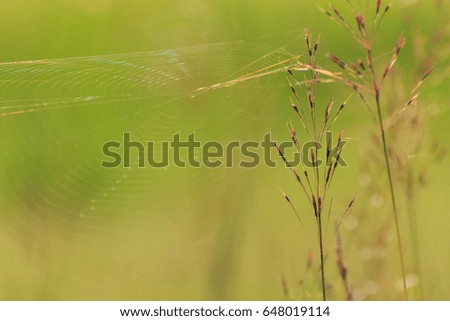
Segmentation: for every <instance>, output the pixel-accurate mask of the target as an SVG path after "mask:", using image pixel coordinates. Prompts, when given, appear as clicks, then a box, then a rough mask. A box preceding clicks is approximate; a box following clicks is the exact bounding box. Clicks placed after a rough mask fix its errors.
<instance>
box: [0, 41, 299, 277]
mask: <svg viewBox="0 0 450 321" xmlns="http://www.w3.org/2000/svg"><path fill="white" fill-rule="evenodd" d="M297 40H298V39H297V38H295V40H294V41H292V42H291V44H290V45H291V47H293V48H294V49H292V48H289V46H283V47H280V46H279V45H272V44H267V43H260V42H251V41H239V42H232V43H219V44H210V45H205V46H196V47H190V48H180V49H173V50H162V51H154V52H143V53H128V54H116V55H107V56H93V57H81V58H62V59H41V60H35V61H20V62H10V63H1V64H0V134H1V135H2V139H1V141H2V144H1V146H0V151H1V154H2V155H3V156H2V159H1V161H0V173H1V178H0V180H1V183H0V186H1V193H0V194H1V195H0V198H1V203H2V208H3V209H2V211H3V212H4V213H5V214H4V215H2V219H1V220H0V230H2V231H6V233H3V236H2V240H3V241H4V242H5V243H4V244H8V242H13V240H15V241H17V240H19V244H20V247H19V250H20V251H21V252H22V253H23V255H24V257H26V258H31V259H32V260H33V261H35V262H34V263H33V264H32V266H34V267H35V271H34V272H35V273H37V275H38V276H39V278H45V275H53V274H55V273H56V275H62V277H66V276H67V274H68V272H67V271H64V270H61V269H62V266H64V262H66V263H67V260H68V259H67V258H65V257H64V255H62V257H61V253H67V252H69V253H79V252H81V253H84V254H83V257H86V256H95V257H97V256H98V258H97V259H98V260H100V261H101V260H102V258H103V259H104V260H113V265H114V266H115V269H117V270H119V271H122V270H123V271H127V272H126V273H129V275H132V274H133V273H134V274H136V275H137V277H139V275H142V274H143V273H144V272H143V271H142V270H141V269H139V268H136V267H135V266H136V265H135V264H130V263H129V262H128V263H127V260H126V259H124V257H133V259H134V260H135V259H136V255H133V254H132V253H131V254H130V252H129V251H130V248H131V247H132V245H130V246H128V245H127V246H112V245H109V244H116V245H117V244H122V242H125V243H126V244H130V243H131V244H133V242H136V244H135V245H136V248H140V247H141V246H142V242H148V241H150V242H152V244H149V245H148V246H149V249H148V253H147V254H149V255H161V256H162V257H164V258H165V260H168V262H166V263H164V264H169V263H173V261H176V262H177V263H176V264H181V266H190V265H193V264H195V262H193V261H192V260H194V258H190V259H189V258H184V259H183V261H182V262H181V263H180V262H179V261H177V260H179V256H180V257H181V256H182V255H179V254H180V253H179V252H180V251H192V247H198V246H200V247H202V246H205V244H206V245H208V244H210V241H211V239H214V238H215V237H216V236H215V234H214V233H213V232H211V233H200V231H197V232H199V233H198V235H197V236H195V238H194V240H196V241H195V242H193V243H192V242H188V243H186V245H185V246H183V245H182V244H183V242H184V241H183V239H182V238H183V237H185V233H186V232H185V231H184V232H182V231H181V230H180V229H182V228H183V226H185V225H188V224H192V221H191V220H192V215H194V213H197V214H198V213H199V212H200V211H201V212H204V213H208V212H209V211H211V210H212V211H213V212H214V211H217V210H218V208H217V207H215V206H214V205H211V209H206V208H204V209H203V210H202V209H201V208H202V206H206V205H203V203H205V202H206V203H207V200H208V198H212V199H220V197H219V198H218V196H217V195H216V193H217V192H219V193H222V192H224V191H226V190H227V189H228V188H230V184H231V186H232V189H235V190H240V189H242V188H243V187H244V185H243V184H244V181H242V180H241V179H240V177H241V175H242V174H241V173H240V171H239V170H235V169H233V170H230V169H225V168H220V169H205V168H203V169H198V170H196V169H189V168H188V169H183V168H174V167H170V166H169V168H165V169H154V168H145V169H137V168H135V167H132V168H131V169H126V168H117V169H105V168H102V167H100V163H101V160H102V159H104V157H103V155H102V154H101V146H102V144H103V143H105V142H106V141H110V140H118V141H120V140H121V137H122V135H123V133H124V132H130V133H131V134H132V137H133V140H139V141H141V142H145V141H148V140H152V141H155V142H161V141H164V140H170V138H171V137H172V136H173V134H174V133H177V132H181V133H191V132H195V133H196V134H197V135H198V137H197V138H198V139H201V140H203V141H206V140H208V139H216V140H219V141H221V142H226V141H228V140H231V139H241V138H242V139H243V138H245V137H249V136H252V135H254V134H255V130H256V132H258V131H261V130H262V129H261V128H263V130H267V128H264V126H263V127H261V123H266V125H267V124H269V123H270V121H268V117H270V115H272V114H276V113H275V112H273V111H270V108H272V106H275V104H277V103H279V97H280V94H282V95H283V97H284V98H286V99H287V95H286V82H285V80H284V79H283V77H284V71H286V70H287V69H288V68H295V66H296V63H297V61H298V60H299V56H298V53H297V52H295V48H296V47H300V45H299V44H298V41H297ZM280 77H281V78H280ZM280 80H281V81H280ZM279 88H280V89H281V90H279ZM272 104H273V105H272ZM261 137H262V136H261ZM158 155H159V154H158ZM158 155H157V156H156V158H157V157H158ZM245 184H246V185H249V182H245ZM250 185H251V184H250ZM227 193H228V192H227ZM230 193H231V195H230V197H231V198H239V196H237V195H234V194H233V193H232V192H230ZM189 202H191V205H190V206H188V207H187V208H185V206H184V205H183V204H186V203H189ZM183 208H185V213H183ZM219 210H220V206H219ZM180 211H181V212H180ZM224 214H225V213H224ZM198 215H200V216H201V217H203V218H202V219H204V214H198ZM150 216H151V217H152V218H151V220H150V221H149V220H148V218H149V217H150ZM112 226H114V228H113V227H112ZM117 226H120V227H121V228H120V229H118V228H117ZM163 232H164V233H165V235H161V233H163ZM193 233H196V232H195V229H194V232H193ZM158 239H165V240H171V241H169V244H167V246H168V247H171V248H173V249H174V252H173V253H171V254H170V255H168V254H167V253H164V254H163V253H161V251H162V250H161V249H160V247H158V246H157V243H158V242H156V243H155V244H153V242H154V241H155V240H158ZM125 240H126V241H125ZM15 241H14V242H15ZM88 244H90V245H88ZM108 248H109V249H110V251H112V254H111V253H110V254H109V256H107V259H106V258H104V257H102V255H101V254H100V255H99V253H98V249H108ZM175 249H177V250H175ZM141 250H142V249H141ZM106 252H108V251H106ZM57 253H59V255H58V254H57ZM140 253H141V252H140ZM177 253H178V254H177ZM55 259H58V260H61V261H62V262H63V263H62V264H54V260H55ZM17 260H19V259H17ZM19 261H20V260H19ZM52 262H53V263H52ZM93 262H95V260H93ZM102 262H103V261H102ZM20 263H21V264H23V261H20ZM141 263H142V265H143V266H145V265H146V264H148V262H147V261H145V260H144V259H142V262H141ZM5 264H6V265H5V266H10V268H13V267H14V266H16V265H17V264H18V263H17V261H11V262H6V263H5ZM92 266H95V264H94V263H92ZM92 266H91V268H92ZM129 269H132V271H131V272H129V271H128V270H129ZM174 273H175V272H174ZM71 278H72V279H74V281H73V282H88V280H87V279H86V278H85V277H81V278H80V276H79V274H77V273H75V274H73V275H72V276H71ZM78 278H79V279H78ZM52 284H53V283H52Z"/></svg>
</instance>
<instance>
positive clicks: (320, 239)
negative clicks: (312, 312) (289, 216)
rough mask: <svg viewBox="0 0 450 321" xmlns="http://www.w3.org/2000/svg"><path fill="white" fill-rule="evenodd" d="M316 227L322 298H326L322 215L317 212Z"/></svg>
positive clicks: (324, 299)
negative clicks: (317, 231)
mask: <svg viewBox="0 0 450 321" xmlns="http://www.w3.org/2000/svg"><path fill="white" fill-rule="evenodd" d="M317 228H318V230H319V252H320V271H321V276H322V300H323V301H326V300H327V291H326V285H325V262H324V248H323V234H322V215H321V213H319V215H318V217H317Z"/></svg>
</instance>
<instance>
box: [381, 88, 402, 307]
mask: <svg viewBox="0 0 450 321" xmlns="http://www.w3.org/2000/svg"><path fill="white" fill-rule="evenodd" d="M375 100H376V103H377V111H378V121H379V123H380V132H381V139H382V142H383V151H384V159H385V162H386V170H387V174H388V180H389V189H390V191H391V200H392V208H393V210H394V220H395V230H396V233H397V246H398V250H399V253H400V265H401V269H402V279H403V292H404V296H405V300H408V289H407V287H406V274H405V263H404V258H403V247H402V240H401V237H400V225H399V219H398V212H397V204H396V201H395V192H394V184H393V180H392V173H391V165H390V163H389V155H388V149H387V143H386V135H385V129H384V124H383V114H382V112H381V105H380V92H379V91H378V90H376V93H375Z"/></svg>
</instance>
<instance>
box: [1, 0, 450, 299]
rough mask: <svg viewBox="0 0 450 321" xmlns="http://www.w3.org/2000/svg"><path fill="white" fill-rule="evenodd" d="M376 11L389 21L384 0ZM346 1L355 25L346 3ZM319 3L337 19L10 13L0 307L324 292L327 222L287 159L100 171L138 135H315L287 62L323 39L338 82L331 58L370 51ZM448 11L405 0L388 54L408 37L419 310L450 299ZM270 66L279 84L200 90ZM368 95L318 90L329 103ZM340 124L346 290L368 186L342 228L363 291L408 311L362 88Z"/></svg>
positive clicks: (252, 12)
mask: <svg viewBox="0 0 450 321" xmlns="http://www.w3.org/2000/svg"><path fill="white" fill-rule="evenodd" d="M353 2H354V3H355V6H356V4H357V2H358V1H353ZM362 2H363V4H362V6H363V7H365V6H368V8H367V11H368V12H374V11H375V3H376V1H372V0H371V1H362ZM366 2H367V3H366ZM383 3H384V4H385V1H383ZM333 5H335V6H336V7H337V8H339V10H340V12H341V13H342V15H343V16H344V17H346V19H348V21H349V22H350V23H351V24H352V25H355V24H356V22H355V19H354V17H352V12H351V10H350V9H349V6H348V5H347V4H346V1H344V0H342V1H333ZM318 6H320V7H322V8H327V10H330V9H329V7H328V2H327V1H325V0H323V1H322V0H317V1H316V0H315V1H307V0H295V1H294V0H284V1H278V2H277V1H268V0H263V1H247V0H240V1H230V0H226V1H225V0H220V1H199V0H188V1H174V0H169V1H168V0H165V1H162V0H158V1H156V0H133V1H129V0H128V1H125V0H96V1H88V0H68V1H56V0H39V1H38V0H26V1H22V0H19V1H12V2H10V1H8V2H6V1H3V3H2V6H1V7H2V10H1V11H0V39H1V40H0V42H1V44H2V45H1V48H2V50H1V51H0V155H1V157H0V213H1V214H0V255H1V263H0V299H2V300H284V299H298V300H320V299H321V291H322V290H321V286H320V262H319V261H320V258H319V257H318V253H317V247H318V241H317V237H316V230H315V229H316V228H315V226H314V224H315V223H314V216H313V214H312V213H311V211H310V210H309V207H308V204H307V199H306V198H305V197H304V195H303V194H302V192H301V191H300V189H299V186H298V184H297V183H296V181H295V179H293V178H292V175H291V174H290V173H289V170H288V169H286V168H284V167H283V164H282V162H281V161H280V159H278V161H277V162H278V164H279V166H278V167H277V168H268V167H266V166H263V165H261V166H258V167H256V168H252V169H244V168H239V167H238V166H235V167H233V168H225V167H224V166H223V167H220V168H216V169H210V168H189V167H188V168H177V167H175V166H172V165H171V166H169V167H167V168H165V169H155V168H150V167H148V166H147V167H146V168H143V169H142V168H137V167H136V166H134V167H132V168H131V169H126V168H117V169H106V168H102V167H101V166H100V164H101V161H102V160H103V159H104V156H103V155H102V145H103V144H104V143H105V142H107V141H111V140H120V139H121V137H122V135H123V133H124V132H129V133H131V134H132V137H133V139H134V140H139V141H142V142H146V141H149V140H153V141H156V142H162V141H167V140H169V139H171V137H172V136H173V135H174V134H176V133H178V132H179V133H181V135H182V137H186V136H187V135H188V134H190V133H192V132H195V134H196V137H197V139H199V140H200V141H201V142H203V143H204V142H206V141H208V140H216V141H219V142H222V143H224V144H225V143H227V142H230V141H234V140H239V141H244V140H255V141H258V142H259V141H261V140H262V139H263V135H264V134H265V133H267V132H271V133H272V136H273V137H274V138H275V139H276V140H277V141H284V140H289V139H290V136H289V131H288V130H287V128H286V123H287V122H288V121H289V120H292V122H293V123H294V126H296V128H297V130H298V134H299V136H300V137H302V136H301V135H302V131H301V130H300V129H301V125H300V124H299V123H298V122H297V119H296V115H295V113H294V111H293V110H292V108H291V107H290V104H291V103H290V100H289V98H290V96H291V95H292V92H291V90H290V88H289V83H288V81H287V80H286V79H287V72H285V71H283V70H281V69H283V67H285V66H287V67H290V66H293V64H294V63H295V62H296V61H297V59H296V58H297V56H300V55H302V57H300V58H299V60H300V61H303V60H304V59H306V58H305V57H304V55H305V54H306V51H305V39H304V30H305V29H306V28H307V29H309V31H310V32H311V34H312V35H313V36H314V39H316V38H317V37H318V36H319V35H320V52H319V53H318V58H317V59H318V64H319V65H320V66H321V67H323V68H326V69H329V70H333V71H339V69H338V67H337V66H336V65H335V64H334V63H333V62H332V61H331V60H330V59H329V58H327V57H326V54H327V53H328V52H332V53H333V54H336V55H337V56H339V57H341V58H342V57H343V58H345V59H346V60H355V59H356V58H358V57H361V58H364V53H361V50H360V48H359V47H358V44H357V43H356V42H355V41H354V40H353V39H352V36H351V35H350V34H349V33H348V32H347V31H346V30H345V29H344V28H341V27H340V26H339V25H338V24H337V23H336V21H332V20H331V19H329V18H328V17H327V16H326V15H325V14H324V13H322V12H321V10H320V9H319V8H318ZM383 8H384V7H383ZM449 16H450V6H449V4H448V3H447V2H446V1H429V0H427V1H425V0H422V1H420V0H408V1H406V0H403V1H400V0H399V1H395V2H394V3H393V6H392V8H391V9H390V10H389V13H388V14H387V15H386V17H385V18H384V20H383V22H382V24H381V26H380V30H379V33H378V35H377V38H376V45H375V46H374V57H375V59H374V61H375V62H378V61H383V64H382V65H384V61H388V60H389V58H390V56H391V55H392V50H393V49H394V48H395V44H396V42H397V38H398V37H399V36H400V35H401V34H403V35H404V37H405V38H406V45H405V47H404V48H403V49H402V51H401V53H400V56H399V58H398V60H397V62H396V65H395V68H394V70H393V71H392V73H391V74H390V75H389V78H388V79H387V80H386V83H385V87H386V89H385V93H384V94H383V95H382V97H381V98H382V102H383V106H384V107H383V110H384V113H385V119H386V120H387V124H388V125H389V127H388V128H387V131H386V134H387V136H388V146H389V154H390V157H391V164H392V169H393V181H394V182H393V183H394V188H395V191H396V195H397V203H398V204H397V205H398V212H399V226H400V229H401V239H402V243H403V248H404V259H405V272H406V273H405V274H406V275H405V276H406V279H407V285H408V294H409V298H410V299H418V300H449V299H450V278H449V277H448V271H449V270H450V250H449V246H450V233H449V226H450V216H449V208H450V199H449V191H450V189H449V183H448V182H449V166H450V161H449V158H448V156H447V154H446V149H447V147H448V140H449V139H450V131H449V126H448V121H449V111H448V102H449V95H448V87H447V86H449V85H450V82H449V80H448V78H449V75H450V61H449V56H450V24H449V23H448V21H447V20H448V17H449ZM80 57H81V58H80ZM274 66H275V67H274ZM433 66H434V71H433V73H432V74H431V75H430V76H429V77H427V79H426V80H425V82H424V84H423V85H422V86H421V88H420V96H418V97H417V99H414V102H413V103H412V104H411V106H409V107H408V108H406V109H405V110H404V111H403V112H401V113H399V110H402V107H403V105H404V101H405V100H406V101H408V99H409V98H410V97H409V93H410V91H411V89H412V88H413V87H414V85H415V84H416V83H417V81H418V80H419V79H420V77H421V75H423V73H424V72H426V71H427V70H429V69H430V68H431V67H433ZM277 68H280V71H279V72H277ZM261 70H272V71H274V72H272V73H269V74H268V75H265V76H260V77H255V78H254V79H249V80H246V81H242V82H237V83H235V84H234V85H233V86H229V87H228V86H222V87H226V88H217V89H216V90H209V91H206V90H203V91H198V92H196V90H197V89H199V88H202V87H207V86H210V85H214V84H218V83H222V84H223V83H226V82H227V81H230V80H233V79H240V78H241V79H242V77H245V75H247V74H250V73H252V72H253V73H255V74H258V73H259V72H260V71H261ZM377 72H378V73H380V74H381V73H382V72H383V70H378V71H377ZM299 75H300V77H303V76H302V75H301V73H299ZM298 91H299V92H301V89H298ZM351 91H352V90H351V89H349V88H347V87H346V86H343V85H341V84H339V83H337V82H334V83H324V84H319V87H318V94H317V106H318V108H323V110H324V109H325V107H326V105H327V102H328V100H329V99H330V97H331V96H334V97H335V99H336V101H337V102H338V103H340V102H342V101H344V100H345V99H346V98H347V97H348V96H349V94H350V93H351ZM302 95H303V94H302ZM368 99H372V98H371V97H369V98H368ZM416 100H417V101H416ZM371 103H372V102H371ZM336 104H337V103H336ZM336 107H337V106H335V108H336ZM391 116H393V118H392V117H391ZM389 120H392V121H391V122H389ZM335 127H336V130H340V128H342V127H345V128H346V131H345V137H346V139H348V140H349V143H348V144H347V145H346V146H345V148H344V150H343V158H344V159H345V160H346V162H347V164H348V165H349V166H348V167H344V168H340V169H339V170H338V171H337V173H336V177H335V178H334V181H333V186H332V188H331V192H330V193H331V194H332V197H333V208H332V210H331V212H330V215H331V217H332V218H331V219H330V226H327V228H326V229H325V231H324V240H325V242H324V244H325V264H326V288H327V292H328V298H329V299H332V300H345V299H346V292H348V291H346V290H345V288H344V284H343V281H342V277H341V275H340V272H339V265H338V264H337V257H336V251H335V249H336V234H335V233H334V227H333V226H334V220H335V219H336V220H337V221H339V220H340V219H341V217H342V215H343V214H344V212H345V209H346V207H347V206H348V203H349V201H350V200H351V199H352V197H353V196H354V195H355V194H356V193H357V192H358V198H357V199H356V201H355V203H354V204H353V206H352V208H351V209H350V211H349V212H348V214H347V215H346V217H345V219H344V220H343V221H342V224H341V226H340V229H339V235H340V236H341V238H342V250H343V257H344V260H345V265H346V267H347V278H348V280H347V281H348V283H349V287H350V291H351V293H352V296H353V299H355V300H400V299H403V295H402V274H401V268H400V261H399V255H398V251H397V248H396V240H395V239H396V234H395V227H394V219H393V216H392V209H391V203H390V196H389V188H388V179H387V175H386V170H385V168H384V167H383V155H382V146H381V144H380V141H379V136H378V132H377V129H378V127H377V123H376V122H374V121H373V119H372V118H371V115H370V113H369V112H368V111H367V108H366V107H365V106H364V104H363V103H361V100H359V99H358V97H357V95H353V97H352V98H351V99H350V100H349V102H348V103H347V106H346V107H345V109H344V110H343V111H342V114H341V115H340V117H339V119H338V121H337V123H336V126H335ZM134 156H136V155H134ZM276 157H277V152H276V150H275V149H274V150H273V158H274V159H276ZM278 188H281V189H282V190H283V191H284V192H285V193H286V194H288V195H289V198H290V200H291V201H292V203H293V205H294V206H295V208H296V209H298V212H299V214H300V216H301V217H302V220H303V221H304V225H305V226H302V225H300V224H298V221H297V220H296V218H295V216H294V215H293V213H292V209H291V208H290V206H289V204H288V203H287V202H286V200H285V199H284V197H283V195H282V194H280V191H279V189H278ZM413 216H414V217H417V221H414V220H412V217H413ZM411 222H413V223H411ZM414 222H415V223H416V224H415V223H414Z"/></svg>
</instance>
